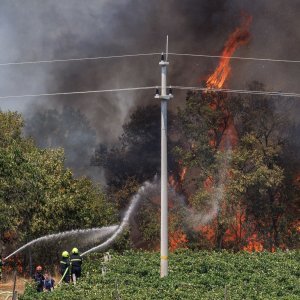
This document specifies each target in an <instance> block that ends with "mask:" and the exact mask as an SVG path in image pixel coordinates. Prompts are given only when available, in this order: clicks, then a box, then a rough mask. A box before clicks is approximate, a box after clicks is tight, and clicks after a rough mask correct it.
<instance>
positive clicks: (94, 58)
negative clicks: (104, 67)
mask: <svg viewBox="0 0 300 300" xmlns="http://www.w3.org/2000/svg"><path fill="white" fill-rule="evenodd" d="M160 54H161V53H160V52H152V53H137V54H124V55H110V56H95V57H80V58H66V59H53V60H36V61H20V62H6V63H0V66H2V67H5V66H13V65H30V64H41V63H60V62H78V61H89V60H90V61H93V60H101V59H114V58H129V57H141V56H155V55H160ZM169 55H171V56H172V55H173V56H188V57H204V58H227V59H236V60H250V61H267V62H283V63H300V60H288V59H273V58H257V57H241V56H231V57H230V56H222V55H209V54H189V53H175V52H170V53H169Z"/></svg>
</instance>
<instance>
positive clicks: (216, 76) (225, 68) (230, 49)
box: [206, 16, 252, 88]
mask: <svg viewBox="0 0 300 300" xmlns="http://www.w3.org/2000/svg"><path fill="white" fill-rule="evenodd" d="M251 21H252V17H251V16H245V19H244V21H243V23H242V25H241V26H240V27H238V28H237V29H236V30H235V31H234V32H233V33H232V34H231V35H230V36H229V38H228V40H227V41H226V43H225V47H224V50H223V51H222V56H223V57H222V58H221V59H220V62H219V65H218V67H217V68H216V70H215V71H214V73H213V74H212V75H210V76H209V78H208V79H207V81H206V85H207V87H208V88H222V87H223V85H224V83H225V81H226V80H227V79H228V77H229V75H230V71H231V67H230V65H229V63H230V59H231V57H232V55H233V54H234V52H235V51H236V50H237V48H239V47H240V46H242V45H245V44H247V43H248V42H249V40H250V33H249V27H250V24H251Z"/></svg>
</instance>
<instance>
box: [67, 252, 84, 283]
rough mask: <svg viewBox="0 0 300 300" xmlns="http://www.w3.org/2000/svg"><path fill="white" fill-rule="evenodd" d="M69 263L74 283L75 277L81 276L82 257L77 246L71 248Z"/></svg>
mask: <svg viewBox="0 0 300 300" xmlns="http://www.w3.org/2000/svg"><path fill="white" fill-rule="evenodd" d="M70 263H71V274H72V279H73V281H74V283H75V282H76V279H78V278H79V277H80V276H81V265H82V257H81V256H80V254H79V250H78V249H77V248H73V249H72V255H71V258H70Z"/></svg>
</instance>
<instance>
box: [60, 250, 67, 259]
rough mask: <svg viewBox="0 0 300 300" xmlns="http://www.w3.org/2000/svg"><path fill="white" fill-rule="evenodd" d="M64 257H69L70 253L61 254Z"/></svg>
mask: <svg viewBox="0 0 300 300" xmlns="http://www.w3.org/2000/svg"><path fill="white" fill-rule="evenodd" d="M61 256H62V257H65V258H67V257H69V252H68V251H64V252H63V253H62V254H61Z"/></svg>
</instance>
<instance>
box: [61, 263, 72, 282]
mask: <svg viewBox="0 0 300 300" xmlns="http://www.w3.org/2000/svg"><path fill="white" fill-rule="evenodd" d="M67 268H68V271H67V273H66V275H65V277H64V278H63V281H64V282H67V283H69V282H70V261H69V258H68V257H62V258H61V261H60V274H61V276H64V274H65V272H66V269H67Z"/></svg>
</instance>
